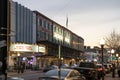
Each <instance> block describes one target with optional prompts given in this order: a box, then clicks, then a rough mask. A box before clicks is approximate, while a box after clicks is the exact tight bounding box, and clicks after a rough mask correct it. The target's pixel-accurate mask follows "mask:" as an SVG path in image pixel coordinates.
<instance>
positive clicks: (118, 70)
mask: <svg viewBox="0 0 120 80" xmlns="http://www.w3.org/2000/svg"><path fill="white" fill-rule="evenodd" d="M117 73H118V77H120V64H119V65H118V68H117Z"/></svg>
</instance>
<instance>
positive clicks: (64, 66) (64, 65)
mask: <svg viewBox="0 0 120 80" xmlns="http://www.w3.org/2000/svg"><path fill="white" fill-rule="evenodd" d="M68 67H69V66H68V64H61V66H60V68H68Z"/></svg>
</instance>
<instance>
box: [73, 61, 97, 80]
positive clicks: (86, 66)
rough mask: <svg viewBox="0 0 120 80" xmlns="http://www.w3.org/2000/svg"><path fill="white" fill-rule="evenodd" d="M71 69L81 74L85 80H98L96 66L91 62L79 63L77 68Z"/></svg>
mask: <svg viewBox="0 0 120 80" xmlns="http://www.w3.org/2000/svg"><path fill="white" fill-rule="evenodd" d="M73 69H75V70H77V71H79V73H81V74H83V75H84V76H85V78H86V79H87V80H97V79H98V72H97V68H96V64H95V63H93V62H80V64H79V66H78V67H74V68H73Z"/></svg>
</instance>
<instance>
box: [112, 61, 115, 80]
mask: <svg viewBox="0 0 120 80" xmlns="http://www.w3.org/2000/svg"><path fill="white" fill-rule="evenodd" d="M112 77H113V78H114V77H115V63H113V64H112Z"/></svg>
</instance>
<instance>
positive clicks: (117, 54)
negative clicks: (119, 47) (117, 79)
mask: <svg viewBox="0 0 120 80" xmlns="http://www.w3.org/2000/svg"><path fill="white" fill-rule="evenodd" d="M118 57H119V55H118V54H116V58H117V67H118Z"/></svg>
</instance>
